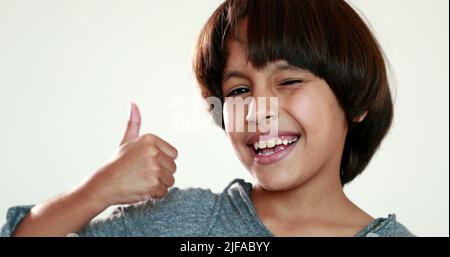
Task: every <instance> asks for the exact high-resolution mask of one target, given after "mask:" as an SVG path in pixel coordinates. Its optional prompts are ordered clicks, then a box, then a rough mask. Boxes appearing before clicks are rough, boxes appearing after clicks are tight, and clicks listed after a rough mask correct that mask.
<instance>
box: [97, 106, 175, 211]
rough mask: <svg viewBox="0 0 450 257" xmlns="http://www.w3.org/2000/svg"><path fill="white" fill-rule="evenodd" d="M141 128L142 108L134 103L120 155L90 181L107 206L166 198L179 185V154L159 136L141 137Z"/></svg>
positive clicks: (146, 135)
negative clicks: (170, 190) (176, 172)
mask: <svg viewBox="0 0 450 257" xmlns="http://www.w3.org/2000/svg"><path fill="white" fill-rule="evenodd" d="M140 126H141V114H140V111H139V108H138V107H137V105H136V104H134V103H132V104H131V111H130V118H129V120H128V124H127V128H126V131H125V134H124V135H123V139H122V142H121V144H120V146H119V149H118V151H117V153H116V154H115V156H113V158H112V160H111V161H110V162H109V163H107V164H106V165H105V166H103V167H102V168H100V169H99V170H98V171H97V172H95V173H94V175H93V176H92V177H91V178H90V180H89V184H90V185H91V187H94V188H95V189H96V190H94V192H96V194H97V197H98V199H99V200H100V201H102V203H103V204H104V205H106V206H110V205H115V204H131V203H135V202H139V201H143V200H148V199H155V198H162V197H164V196H165V195H166V194H167V191H168V188H169V187H171V186H173V185H174V183H175V178H174V176H173V174H174V173H175V170H176V165H175V159H176V157H177V155H178V153H177V150H176V149H175V148H174V147H173V146H171V145H170V144H169V143H167V142H166V141H164V140H162V139H161V138H159V137H158V136H156V135H153V134H144V135H141V136H139V129H140Z"/></svg>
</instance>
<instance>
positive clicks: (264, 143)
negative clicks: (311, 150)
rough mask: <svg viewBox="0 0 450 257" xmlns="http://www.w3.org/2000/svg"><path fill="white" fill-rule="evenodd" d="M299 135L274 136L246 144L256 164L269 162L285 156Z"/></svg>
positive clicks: (296, 141) (298, 138)
mask: <svg viewBox="0 0 450 257" xmlns="http://www.w3.org/2000/svg"><path fill="white" fill-rule="evenodd" d="M300 138H301V136H300V135H284V136H276V137H272V138H268V139H264V140H259V141H256V142H254V143H253V144H250V145H248V147H249V148H250V151H251V152H252V154H253V157H254V160H255V161H256V162H257V163H258V164H271V163H274V162H277V161H280V160H282V159H283V158H285V157H286V156H287V155H288V154H289V153H290V152H291V151H292V149H293V148H294V145H296V144H297V143H298V141H299V140H300Z"/></svg>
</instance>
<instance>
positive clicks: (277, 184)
mask: <svg viewBox="0 0 450 257" xmlns="http://www.w3.org/2000/svg"><path fill="white" fill-rule="evenodd" d="M253 177H254V178H255V180H256V182H257V183H258V185H259V186H260V187H262V188H264V189H265V190H267V191H286V190H290V189H293V188H295V187H296V186H297V185H298V184H299V183H298V180H297V179H296V178H293V177H291V176H280V174H273V175H268V174H261V173H259V174H256V173H253Z"/></svg>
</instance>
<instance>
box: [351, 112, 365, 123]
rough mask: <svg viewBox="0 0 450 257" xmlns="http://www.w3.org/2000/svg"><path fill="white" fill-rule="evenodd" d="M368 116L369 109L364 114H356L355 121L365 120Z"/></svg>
mask: <svg viewBox="0 0 450 257" xmlns="http://www.w3.org/2000/svg"><path fill="white" fill-rule="evenodd" d="M366 116H367V111H365V112H364V113H363V114H360V115H358V116H356V117H355V118H354V119H353V122H357V123H359V122H361V121H363V120H364V119H365V118H366Z"/></svg>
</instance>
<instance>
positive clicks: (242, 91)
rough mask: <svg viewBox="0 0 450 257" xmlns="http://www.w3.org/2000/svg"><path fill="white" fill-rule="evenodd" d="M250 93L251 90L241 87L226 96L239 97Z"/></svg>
mask: <svg viewBox="0 0 450 257" xmlns="http://www.w3.org/2000/svg"><path fill="white" fill-rule="evenodd" d="M248 91H249V89H248V88H246V87H239V88H236V89H233V90H232V91H231V92H230V93H228V94H227V95H226V97H230V96H237V95H240V94H245V93H247V92H248Z"/></svg>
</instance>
